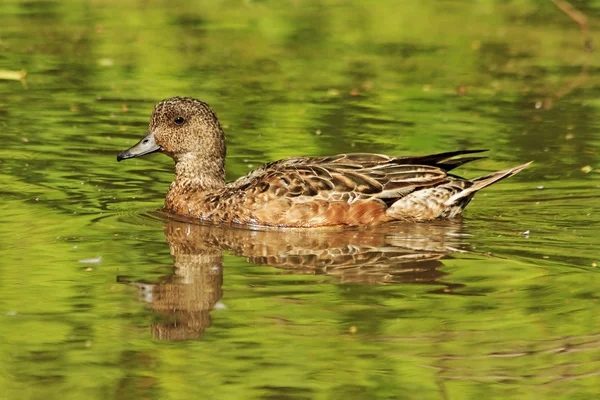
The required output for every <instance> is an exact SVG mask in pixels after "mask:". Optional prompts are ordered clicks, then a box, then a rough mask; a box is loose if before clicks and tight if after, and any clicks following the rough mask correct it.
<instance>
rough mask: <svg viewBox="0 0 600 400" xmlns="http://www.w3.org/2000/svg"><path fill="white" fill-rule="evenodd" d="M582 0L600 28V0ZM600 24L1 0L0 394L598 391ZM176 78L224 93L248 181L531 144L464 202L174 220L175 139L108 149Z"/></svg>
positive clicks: (215, 96) (198, 92)
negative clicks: (366, 215) (400, 209)
mask: <svg viewBox="0 0 600 400" xmlns="http://www.w3.org/2000/svg"><path fill="white" fill-rule="evenodd" d="M572 3H573V5H575V6H577V7H579V9H580V10H581V11H583V12H585V14H586V15H587V16H588V18H589V19H590V23H591V27H592V35H593V38H594V41H595V44H596V46H597V47H598V46H600V36H598V34H597V31H596V30H594V29H595V27H598V26H600V25H599V24H598V22H599V21H600V2H598V1H579V0H572ZM583 42H584V40H583V38H582V36H581V34H580V32H579V29H578V27H577V25H576V24H575V23H574V22H573V21H571V20H569V19H568V18H567V17H566V16H565V15H564V14H563V13H561V12H560V11H558V10H557V8H556V7H555V6H554V5H553V4H552V2H551V1H534V0H519V1H516V0H515V1H500V0H498V1H492V0H487V1H484V0H481V1H464V2H457V1H451V0H446V1H433V0H431V1H412V2H395V1H391V0H389V1H374V2H369V3H366V2H361V1H340V0H321V1H318V0H284V1H235V0H227V1H225V0H223V1H210V2H209V1H205V2H201V1H188V2H184V3H178V2H173V1H171V2H167V1H154V0H149V1H116V0H106V1H89V2H87V1H74V0H70V1H51V0H47V1H22V2H19V1H15V0H3V1H2V2H0V50H1V51H0V137H1V146H0V179H1V181H0V182H1V186H0V212H1V215H2V217H1V221H2V224H1V225H0V232H1V235H0V398H1V399H40V398H43V399H113V398H114V399H190V398H211V399H240V398H269V399H285V398H290V399H291V398H293V399H300V398H307V399H308V398H311V399H312V398H314V399H338V398H339V399H342V398H343V399H375V398H387V399H392V398H394V399H395V398H415V399H481V398H518V399H548V398H553V399H591V398H597V397H598V396H600V303H599V294H598V293H599V288H600V274H599V272H600V266H598V264H600V250H599V249H600V199H599V194H600V190H599V189H600V119H599V116H600V100H599V99H600V89H599V87H600V86H599V84H600V58H598V51H596V52H593V53H590V52H587V51H585V49H584V45H583ZM21 70H24V71H26V72H27V76H26V78H25V80H24V81H23V82H20V81H18V80H12V79H1V78H2V76H3V73H2V71H4V76H5V77H6V78H11V77H13V78H14V73H15V72H17V71H21ZM8 72H12V73H13V74H12V75H11V74H9V73H8ZM173 95H188V96H194V97H198V98H201V99H202V100H204V101H206V102H208V103H209V104H211V105H212V107H213V108H214V109H215V111H216V113H217V114H218V115H219V117H220V119H221V121H222V124H223V126H224V127H225V131H226V134H227V139H228V144H229V147H228V154H229V156H228V164H227V173H228V176H229V178H231V179H234V178H237V177H239V176H241V175H243V174H245V173H247V172H249V171H250V170H252V169H253V168H256V167H257V166H258V165H260V164H261V163H264V162H267V161H270V160H274V159H278V158H283V157H287V156H293V155H329V154H335V153H341V152H381V153H387V154H396V155H403V154H406V155H407V154H411V155H420V154H426V153H431V152H442V151H450V150H456V149H463V148H488V149H490V153H489V158H488V159H486V160H481V161H478V162H477V163H473V164H469V165H467V166H464V167H461V169H460V170H459V172H460V173H461V174H462V175H465V176H468V177H474V176H477V175H482V174H485V173H489V172H491V171H493V170H498V169H502V168H508V167H511V166H514V165H517V164H521V163H523V162H526V161H530V160H534V161H535V162H534V164H533V165H532V166H531V167H529V168H528V169H527V170H525V171H523V172H522V173H520V174H519V175H517V176H515V177H514V178H511V179H509V180H506V181H503V182H502V183H499V184H497V185H494V186H493V187H491V188H489V189H486V190H485V191H484V192H482V193H480V194H479V195H478V196H477V197H476V198H475V199H474V201H473V202H472V203H471V204H470V205H469V207H468V208H467V211H466V213H465V215H464V218H463V219H462V220H458V221H451V222H436V223H432V224H421V225H405V224H396V225H390V226H385V227H378V228H373V229H364V230H346V231H342V232H324V233H323V232H322V233H314V232H313V233H311V232H308V233H306V232H304V233H303V232H295V233H294V232H288V233H286V232H252V231H248V230H243V229H231V228H226V227H211V226H202V225H197V224H194V223H190V222H189V221H174V220H169V219H167V218H165V216H164V215H162V214H161V213H160V211H159V210H160V207H161V205H162V201H163V198H164V194H165V192H166V190H167V188H168V185H169V183H170V181H171V179H172V176H173V175H172V161H171V160H170V159H168V158H167V157H165V156H161V155H152V156H148V157H145V158H143V159H135V160H128V162H123V163H119V164H117V163H116V160H115V158H116V155H117V154H118V153H119V152H120V151H122V150H124V149H126V148H128V147H129V146H131V145H132V144H133V143H135V142H136V141H137V140H138V139H139V138H141V137H142V136H143V135H144V133H145V130H146V127H147V122H148V119H149V116H150V113H151V110H152V106H153V104H154V103H155V102H157V101H159V100H161V99H163V98H166V97H170V96H173Z"/></svg>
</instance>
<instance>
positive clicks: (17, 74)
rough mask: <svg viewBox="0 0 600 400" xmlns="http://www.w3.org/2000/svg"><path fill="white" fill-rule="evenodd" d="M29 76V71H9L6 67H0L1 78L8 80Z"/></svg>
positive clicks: (20, 79)
mask: <svg viewBox="0 0 600 400" xmlns="http://www.w3.org/2000/svg"><path fill="white" fill-rule="evenodd" d="M26 76H27V71H24V70H21V71H9V70H6V69H0V79H4V80H7V81H22V80H24V79H25V77H26Z"/></svg>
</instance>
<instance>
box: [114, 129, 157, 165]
mask: <svg viewBox="0 0 600 400" xmlns="http://www.w3.org/2000/svg"><path fill="white" fill-rule="evenodd" d="M160 150H161V148H160V146H159V145H157V144H156V141H155V140H154V133H149V134H147V135H146V136H145V137H144V138H143V139H142V140H140V141H139V142H137V144H135V145H134V146H133V147H130V148H128V149H127V150H125V151H123V152H121V153H119V155H118V156H117V161H121V160H125V159H126V158H134V157H141V156H143V155H146V154H150V153H154V152H155V151H160Z"/></svg>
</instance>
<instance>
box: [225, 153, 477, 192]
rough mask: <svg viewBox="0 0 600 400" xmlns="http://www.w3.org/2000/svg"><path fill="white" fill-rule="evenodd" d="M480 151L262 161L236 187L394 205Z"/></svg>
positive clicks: (439, 180) (446, 178) (438, 181)
mask: <svg viewBox="0 0 600 400" xmlns="http://www.w3.org/2000/svg"><path fill="white" fill-rule="evenodd" d="M476 152H479V150H471V151H459V152H452V153H442V154H434V155H429V156H423V157H389V156H385V155H381V154H361V153H356V154H339V155H336V156H332V157H315V158H310V157H296V158H288V159H284V160H279V161H276V162H273V163H270V164H266V165H264V166H262V167H261V168H259V169H258V170H256V171H254V172H252V173H251V174H249V175H247V176H246V177H243V178H241V179H240V180H238V181H236V182H234V183H233V185H232V186H235V188H234V187H232V189H236V190H242V191H248V192H253V193H255V194H257V193H264V194H266V195H267V196H269V195H271V196H273V197H279V198H281V197H312V198H315V199H316V198H321V199H324V200H338V201H353V200H356V199H366V198H379V199H381V200H382V201H384V202H386V203H388V204H389V202H391V201H393V200H395V199H398V198H401V197H403V196H405V195H407V194H409V193H411V192H413V191H414V190H415V189H417V188H423V187H431V186H435V185H438V184H441V183H444V182H447V181H449V180H453V179H456V178H454V177H452V176H449V175H448V174H447V171H449V170H451V169H453V168H456V167H457V166H459V165H462V164H464V163H466V162H469V161H473V160H475V159H477V158H479V157H469V158H462V159H452V157H454V156H456V155H462V154H471V153H476ZM269 197H270V196H269Z"/></svg>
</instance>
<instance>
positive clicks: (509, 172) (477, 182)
mask: <svg viewBox="0 0 600 400" xmlns="http://www.w3.org/2000/svg"><path fill="white" fill-rule="evenodd" d="M532 162H533V161H530V162H528V163H525V164H521V165H518V166H516V167H513V168H509V169H505V170H503V171H498V172H494V173H492V174H489V175H486V176H482V177H480V178H476V179H473V180H472V181H471V182H472V183H473V184H472V185H471V186H470V187H468V188H466V189H465V190H463V191H461V192H458V193H456V194H455V195H453V196H452V197H450V198H449V199H448V200H446V202H445V203H444V204H445V205H446V206H451V205H453V204H455V203H456V202H457V201H458V200H460V199H463V198H465V197H468V196H472V195H473V194H475V192H477V191H478V190H481V189H483V188H484V187H487V186H490V185H491V184H492V183H496V182H498V181H500V180H502V179H505V178H509V177H511V176H513V175H516V174H518V173H519V172H521V171H522V170H523V169H525V168H527V167H528V166H529V165H530V164H531V163H532Z"/></svg>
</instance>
